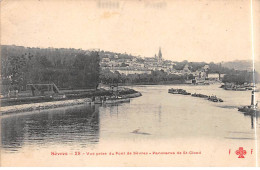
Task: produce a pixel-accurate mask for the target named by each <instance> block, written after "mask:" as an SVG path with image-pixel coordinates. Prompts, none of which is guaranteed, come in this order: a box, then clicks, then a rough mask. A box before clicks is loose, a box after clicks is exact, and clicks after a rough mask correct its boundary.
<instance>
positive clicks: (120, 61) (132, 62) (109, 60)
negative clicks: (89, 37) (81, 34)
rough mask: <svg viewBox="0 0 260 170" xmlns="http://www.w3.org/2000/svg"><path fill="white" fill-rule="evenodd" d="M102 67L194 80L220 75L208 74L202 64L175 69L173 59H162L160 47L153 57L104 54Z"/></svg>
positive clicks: (214, 78) (120, 71)
mask: <svg viewBox="0 0 260 170" xmlns="http://www.w3.org/2000/svg"><path fill="white" fill-rule="evenodd" d="M100 65H101V68H102V69H109V70H110V71H111V72H116V71H117V72H119V73H120V74H125V75H128V74H145V73H146V74H151V73H152V71H164V72H166V73H168V74H176V75H185V76H187V79H193V80H194V81H195V82H203V81H205V80H208V78H210V79H211V80H219V78H220V76H216V75H215V74H214V76H213V75H212V74H208V72H209V69H210V68H209V65H207V64H206V65H204V66H203V67H201V68H198V69H197V70H194V69H193V68H192V67H191V66H190V65H189V64H188V63H187V64H185V65H184V66H183V68H182V69H176V68H175V66H176V64H175V63H174V62H173V61H170V60H165V59H163V54H162V50H161V48H159V51H158V53H157V54H155V55H154V57H144V58H142V57H140V56H138V57H134V56H120V55H117V54H106V55H105V56H103V57H102V60H101V62H100Z"/></svg>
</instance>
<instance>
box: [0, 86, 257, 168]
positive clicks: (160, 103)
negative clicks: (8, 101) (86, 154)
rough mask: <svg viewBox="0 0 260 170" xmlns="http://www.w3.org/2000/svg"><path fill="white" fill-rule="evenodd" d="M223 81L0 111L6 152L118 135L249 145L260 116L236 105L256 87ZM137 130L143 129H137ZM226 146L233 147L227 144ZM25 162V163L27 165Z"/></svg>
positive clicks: (75, 145) (87, 146) (78, 146)
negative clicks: (108, 101) (126, 97)
mask: <svg viewBox="0 0 260 170" xmlns="http://www.w3.org/2000/svg"><path fill="white" fill-rule="evenodd" d="M219 86H220V85H219V84H215V85H208V86H192V85H156V86H131V87H130V88H133V89H135V90H137V91H140V92H141V93H142V96H141V97H138V98H133V99H131V102H130V103H122V104H119V105H114V106H99V105H95V106H93V105H79V106H73V107H65V108H57V109H52V110H44V111H37V112H28V113H20V114H13V115H5V116H2V117H1V156H2V157H3V158H6V159H14V160H18V158H19V157H21V156H23V157H26V156H30V154H29V155H28V150H30V151H31V152H32V153H34V154H35V153H36V151H37V153H48V152H51V151H61V152H74V151H91V150H96V149H99V150H100V146H99V145H102V146H103V145H107V142H108V141H114V142H111V145H109V147H110V148H114V147H115V146H116V145H117V144H118V145H120V143H121V144H122V143H128V142H129V143H131V144H130V145H132V146H135V145H134V144H138V143H140V144H141V143H143V141H145V143H146V144H148V143H149V142H151V143H152V142H153V141H159V142H158V143H159V144H162V143H167V141H176V143H178V142H180V143H182V141H183V143H184V144H185V146H187V145H188V144H189V142H190V143H192V142H191V141H192V140H194V141H196V140H201V141H221V142H223V141H225V143H232V144H233V143H237V142H238V143H241V141H243V142H245V143H246V144H248V145H249V146H250V144H252V145H253V144H254V143H255V138H256V137H255V129H257V130H259V127H260V126H259V121H258V120H255V118H253V117H250V116H245V115H244V114H243V113H241V112H238V111H237V107H239V106H241V105H249V104H250V100H251V91H226V90H223V89H221V88H219ZM169 88H182V89H185V90H187V91H188V92H191V93H195V92H196V93H202V94H206V95H212V94H213V95H216V96H217V97H219V98H221V99H223V100H224V102H223V103H214V102H210V101H208V100H206V99H202V98H197V97H191V96H184V95H178V94H169V93H168V89H169ZM137 129H138V130H137ZM134 130H137V131H138V132H139V133H137V134H136V133H132V132H133V131H134ZM115 141H116V142H115ZM160 141H161V143H160ZM162 141H166V142H162ZM177 141H178V142H177ZM188 141H189V142H188ZM202 144H203V143H202ZM206 144H209V142H206ZM130 145H129V146H130ZM151 145H152V144H151ZM185 146H184V149H185ZM142 147H144V146H143V145H142ZM196 147H197V145H196ZM236 147H238V146H235V147H234V146H233V145H231V146H229V147H227V148H231V149H238V148H236ZM128 149H129V148H128ZM130 149H131V148H130ZM225 149H226V148H225ZM101 150H102V149H101ZM148 150H149V148H148ZM200 150H202V149H200ZM224 152H226V153H228V151H227V150H225V151H224ZM48 155H49V153H48ZM42 156H43V157H44V155H42ZM234 156H235V155H234ZM31 159H32V161H30V163H28V164H27V165H30V164H32V162H33V160H34V159H33V158H31ZM37 159H39V158H37ZM37 159H36V160H34V161H37ZM5 161H6V160H5ZM24 162H26V161H23V163H21V165H24V164H25V165H26V163H24ZM78 163H79V162H78ZM2 164H3V165H11V164H12V163H9V164H8V163H7V162H2ZM50 165H52V164H50ZM53 165H54V164H53ZM68 165H70V164H68ZM77 165H78V164H77ZM124 165H125V164H124ZM137 165H138V164H137ZM140 165H142V164H140ZM177 165H182V164H177ZM210 165H211V164H210Z"/></svg>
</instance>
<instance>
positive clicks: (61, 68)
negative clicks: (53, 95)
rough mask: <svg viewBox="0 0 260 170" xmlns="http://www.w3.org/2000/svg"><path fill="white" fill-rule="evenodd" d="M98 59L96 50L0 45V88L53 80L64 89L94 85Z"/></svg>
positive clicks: (16, 88)
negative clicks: (0, 86)
mask: <svg viewBox="0 0 260 170" xmlns="http://www.w3.org/2000/svg"><path fill="white" fill-rule="evenodd" d="M99 60H100V59H99V54H98V52H97V51H85V50H81V49H64V48H60V49H57V48H44V49H43V48H26V47H20V46H2V47H1V80H2V83H1V84H2V86H3V87H4V88H3V89H2V91H3V90H4V91H6V90H18V91H21V90H25V89H26V85H27V84H31V83H32V84H43V83H48V84H50V83H55V84H56V85H57V86H58V87H59V88H65V89H82V88H83V89H84V88H96V87H97V85H98V82H99V71H100V70H99V69H100V66H99Z"/></svg>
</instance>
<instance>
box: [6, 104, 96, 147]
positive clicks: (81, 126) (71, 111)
mask: <svg viewBox="0 0 260 170" xmlns="http://www.w3.org/2000/svg"><path fill="white" fill-rule="evenodd" d="M1 129H2V130H1V142H2V148H5V149H6V150H8V151H16V150H18V149H19V148H21V147H22V146H23V145H47V144H50V143H55V144H57V143H62V144H63V145H64V144H69V145H71V144H73V143H77V144H80V145H81V146H84V145H85V144H87V143H97V142H99V130H100V120H99V106H76V107H71V108H63V109H54V110H48V111H40V112H37V113H35V112H34V113H29V114H21V115H11V116H5V117H3V118H2V120H1Z"/></svg>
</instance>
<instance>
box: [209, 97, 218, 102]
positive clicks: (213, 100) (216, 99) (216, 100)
mask: <svg viewBox="0 0 260 170" xmlns="http://www.w3.org/2000/svg"><path fill="white" fill-rule="evenodd" d="M208 100H210V101H212V102H218V98H217V97H216V96H209V97H208Z"/></svg>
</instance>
